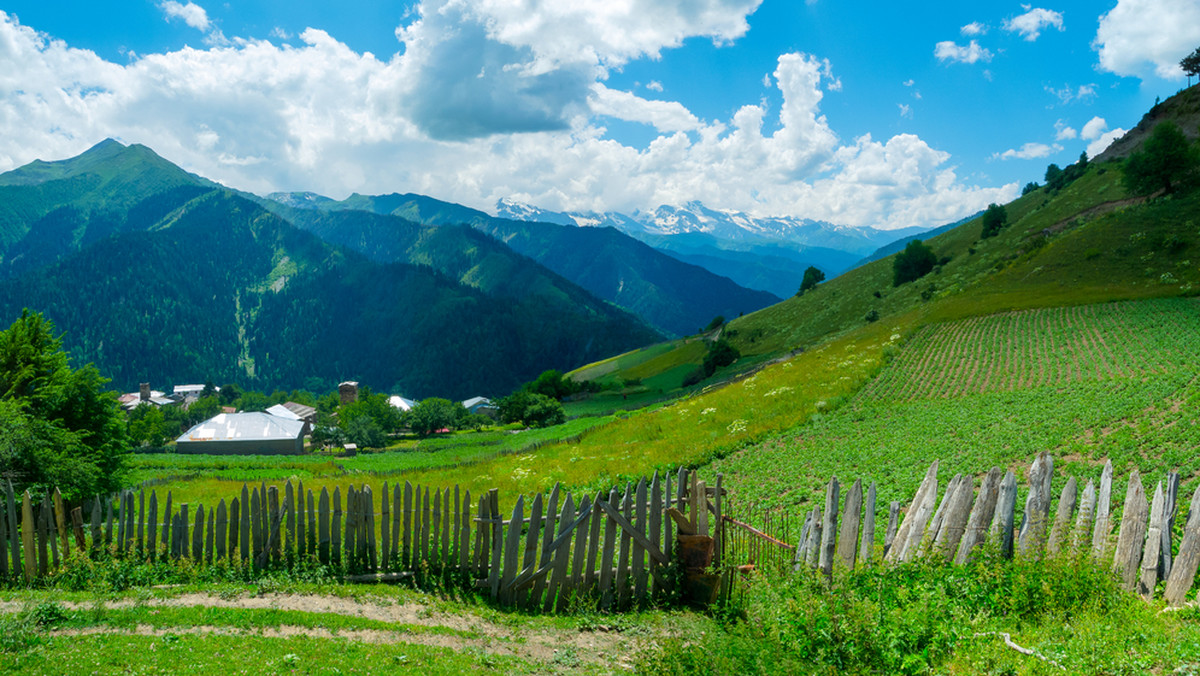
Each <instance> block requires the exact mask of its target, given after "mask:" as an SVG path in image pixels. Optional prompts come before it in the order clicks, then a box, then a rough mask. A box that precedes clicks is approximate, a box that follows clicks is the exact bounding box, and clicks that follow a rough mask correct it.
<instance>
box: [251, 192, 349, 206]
mask: <svg viewBox="0 0 1200 676" xmlns="http://www.w3.org/2000/svg"><path fill="white" fill-rule="evenodd" d="M267 199H269V200H271V201H273V202H279V203H280V204H283V205H286V206H289V207H293V208H296V209H320V208H321V207H322V206H323V205H327V204H330V203H332V202H333V200H332V199H331V198H329V197H326V196H324V195H318V194H317V193H315V192H273V193H271V194H269V195H267Z"/></svg>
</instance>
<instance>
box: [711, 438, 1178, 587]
mask: <svg viewBox="0 0 1200 676" xmlns="http://www.w3.org/2000/svg"><path fill="white" fill-rule="evenodd" d="M1053 475H1054V460H1053V458H1052V457H1051V456H1050V455H1049V454H1048V453H1042V454H1040V455H1038V457H1037V458H1036V459H1035V460H1034V462H1033V464H1032V466H1031V467H1030V469H1029V473H1028V488H1027V493H1026V497H1025V504H1024V510H1023V513H1022V518H1021V521H1020V523H1019V524H1018V523H1016V514H1017V479H1016V477H1015V475H1014V474H1013V472H1012V471H1011V470H1010V471H1008V472H1006V473H1004V474H1003V475H1001V471H1000V469H999V468H996V467H993V468H992V469H991V470H990V471H988V472H987V473H986V474H984V475H982V479H981V482H980V486H979V490H978V492H976V490H975V477H974V476H971V475H963V474H957V475H955V476H954V477H953V478H952V479H950V481H949V483H948V484H947V485H946V488H945V491H942V492H940V493H941V496H942V498H941V500H940V501H939V500H938V499H937V497H938V495H939V487H938V463H937V462H936V461H935V462H934V463H933V464H932V465H931V466H930V467H929V470H928V471H927V472H926V474H925V477H924V479H923V481H922V482H921V484H920V486H919V487H918V489H917V492H916V495H915V496H914V497H913V500H912V502H911V503H910V504H909V505H908V508H907V509H906V510H904V519H903V521H900V514H901V504H900V503H899V502H892V503H891V504H890V505H889V506H888V522H887V526H886V530H885V532H884V536H883V547H882V550H881V552H880V550H879V549H878V547H877V540H876V526H877V524H876V522H875V516H876V505H875V492H876V487H875V484H873V483H872V484H870V486H869V487H868V488H867V489H866V492H865V494H864V491H863V483H862V481H861V480H858V481H855V482H854V484H853V485H852V486H851V487H850V489H849V490H848V491H847V492H846V496H845V498H844V499H840V496H839V493H840V491H841V486H840V484H839V483H838V480H837V478H836V477H835V478H833V479H831V480H830V482H829V483H828V484H827V485H826V490H825V501H824V505H823V506H817V507H815V508H814V509H812V510H810V511H808V512H807V513H806V514H804V515H803V520H802V521H801V520H795V521H789V520H788V519H787V518H786V517H777V518H778V519H779V523H780V524H781V525H782V528H783V532H784V533H785V535H784V539H786V537H787V534H788V532H789V529H791V530H794V529H795V528H796V527H799V534H798V536H797V537H796V544H795V545H790V544H788V543H787V542H785V541H784V540H783V539H779V538H777V537H772V536H769V535H767V534H766V533H763V532H753V531H754V529H749V528H748V526H745V525H744V524H738V523H736V521H734V520H733V519H729V518H726V519H725V525H726V528H728V527H729V526H730V525H731V524H733V525H737V526H739V527H742V530H743V531H744V534H741V535H737V536H733V535H726V536H725V538H724V539H723V540H724V543H725V545H726V552H725V559H724V560H725V561H726V563H727V564H728V566H736V565H737V564H738V563H743V562H750V563H755V562H756V561H761V560H766V561H773V562H774V564H775V565H776V566H780V565H782V564H783V562H784V561H785V560H786V558H790V560H791V561H790V565H791V567H792V568H794V569H796V570H799V569H800V568H802V567H804V566H809V567H815V568H818V569H820V570H821V571H822V572H823V573H824V574H825V575H827V576H833V575H834V574H835V573H836V572H837V570H838V569H842V568H850V569H852V568H854V567H855V566H862V565H871V564H872V563H874V561H873V559H874V558H875V555H876V554H877V553H881V554H882V557H881V558H882V561H883V562H884V563H897V562H904V561H911V560H913V559H915V558H918V557H922V556H934V557H941V558H943V559H945V560H947V561H951V562H953V563H955V564H959V565H962V564H965V563H967V562H968V561H969V560H970V559H971V557H972V555H973V554H974V553H976V552H977V550H978V548H979V547H980V546H982V545H983V544H984V543H985V542H989V541H990V542H991V543H992V546H994V547H996V548H997V549H998V551H999V553H1000V555H1002V556H1005V557H1009V558H1011V557H1013V556H1022V557H1027V558H1033V559H1041V558H1044V557H1047V556H1059V555H1086V556H1091V557H1092V558H1093V559H1094V560H1096V561H1097V562H1098V563H1100V564H1101V565H1111V567H1112V569H1113V570H1114V571H1115V572H1116V574H1117V575H1118V576H1119V577H1120V580H1121V582H1122V585H1123V586H1124V587H1125V589H1127V590H1129V591H1135V592H1137V593H1138V594H1140V595H1141V596H1142V597H1143V598H1145V599H1147V600H1150V599H1152V598H1153V597H1154V595H1155V594H1156V589H1157V588H1158V586H1159V583H1160V582H1161V583H1163V597H1164V598H1165V599H1166V601H1167V602H1168V603H1169V604H1171V605H1179V604H1182V603H1183V602H1184V601H1185V600H1186V597H1187V595H1188V593H1189V592H1190V591H1191V589H1192V585H1193V583H1194V581H1195V577H1196V571H1197V566H1198V565H1200V489H1198V490H1197V491H1196V492H1195V493H1194V494H1193V496H1192V500H1191V504H1190V506H1189V508H1188V511H1187V513H1186V517H1185V519H1186V520H1185V523H1184V526H1183V529H1182V537H1181V539H1180V540H1179V542H1178V547H1176V546H1175V544H1174V543H1173V542H1172V539H1173V537H1174V533H1175V531H1176V528H1175V518H1176V515H1177V512H1178V495H1179V474H1178V473H1177V472H1170V473H1169V474H1168V475H1167V477H1166V479H1165V481H1159V482H1158V484H1157V485H1156V487H1155V490H1154V494H1153V498H1152V499H1150V500H1147V497H1146V496H1147V492H1146V490H1145V487H1144V485H1143V483H1142V477H1141V474H1140V473H1139V472H1138V471H1137V470H1136V469H1135V470H1133V471H1132V472H1131V473H1130V476H1129V480H1128V483H1127V488H1126V493H1125V499H1124V502H1123V505H1122V508H1121V512H1120V519H1119V521H1118V520H1117V519H1116V512H1115V509H1114V507H1116V505H1114V503H1113V496H1112V479H1113V468H1112V462H1111V461H1107V462H1106V463H1105V465H1104V469H1103V472H1102V473H1101V477H1100V484H1099V486H1098V487H1097V486H1096V485H1095V482H1093V481H1092V480H1089V481H1088V482H1087V485H1086V486H1085V487H1084V488H1083V489H1082V490H1080V489H1079V482H1078V481H1077V480H1076V479H1075V478H1074V477H1069V478H1067V479H1066V481H1065V483H1064V484H1063V485H1062V488H1061V491H1060V492H1059V494H1058V500H1057V502H1053V501H1052V499H1053V497H1054V496H1053V493H1052V485H1051V484H1052V479H1053ZM1052 505H1055V506H1056V509H1055V511H1054V514H1053V515H1051V513H1050V509H1051V506H1052ZM839 507H840V510H839ZM730 511H733V506H732V505H730ZM839 517H840V519H839ZM1114 525H1116V527H1117V531H1116V533H1115V540H1114V534H1113V526H1114ZM747 534H749V536H748V535H747Z"/></svg>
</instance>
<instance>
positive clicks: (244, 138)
mask: <svg viewBox="0 0 1200 676" xmlns="http://www.w3.org/2000/svg"><path fill="white" fill-rule="evenodd" d="M0 12H3V13H4V14H3V15H0V66H3V69H2V70H3V71H5V72H7V75H3V74H0V128H2V129H3V132H4V133H3V134H2V135H0V137H2V138H0V170H7V169H10V168H13V167H15V166H19V165H20V164H24V163H25V162H28V161H30V160H32V159H35V158H38V159H57V158H61V157H67V156H70V155H73V154H77V153H78V152H81V151H82V150H84V149H86V148H87V147H89V146H90V145H92V144H94V143H96V142H97V141H99V140H102V139H103V138H105V137H109V136H111V137H115V138H117V139H119V140H121V141H124V142H129V143H133V142H136V143H144V144H146V145H149V146H150V147H152V148H154V149H155V150H156V151H158V152H159V153H160V154H162V155H164V156H165V157H167V158H168V159H170V160H172V161H175V162H177V163H179V164H181V165H182V166H184V167H185V168H187V169H189V170H191V171H195V172H197V173H200V174H203V175H205V176H208V177H210V178H213V179H216V180H219V181H221V182H223V183H226V184H228V185H231V186H234V187H238V188H242V189H247V190H252V191H255V192H259V193H265V192H269V191H273V190H313V191H316V192H321V193H323V194H327V195H330V196H332V197H336V198H340V197H345V196H346V195H348V194H349V193H350V192H362V193H383V192H392V191H398V192H406V191H412V192H421V193H425V194H430V195H432V196H435V197H439V198H442V199H448V200H453V201H458V202H462V203H465V204H469V205H471V206H474V207H478V208H484V209H490V208H491V207H492V205H494V204H495V202H496V200H498V199H500V198H504V197H511V198H516V199H519V200H522V201H527V202H530V203H533V204H536V205H538V206H542V207H546V208H551V209H581V210H587V209H590V210H619V211H625V212H630V211H633V210H635V209H651V208H654V207H656V206H658V205H660V204H680V203H683V202H686V201H689V200H700V201H702V202H704V203H705V204H707V205H708V206H710V207H714V208H719V209H728V210H738V211H745V212H749V213H754V214H757V215H763V216H767V215H787V216H799V217H811V218H819V219H823V220H829V221H832V222H835V223H843V224H847V225H874V226H878V227H903V226H907V225H938V224H940V223H943V222H949V221H952V220H955V219H957V218H959V217H961V216H963V215H966V214H969V213H972V212H974V211H976V210H978V209H980V208H982V207H983V206H986V204H987V203H988V202H992V201H1003V200H1007V199H1010V198H1011V197H1013V196H1015V194H1016V193H1017V191H1018V190H1019V186H1020V185H1023V184H1024V183H1025V182H1027V181H1031V180H1040V179H1041V177H1042V174H1043V173H1044V171H1045V167H1046V165H1047V164H1048V163H1050V162H1056V163H1059V164H1067V163H1069V162H1073V161H1074V160H1075V159H1076V158H1077V157H1078V156H1079V154H1080V153H1081V152H1084V151H1087V150H1089V149H1090V150H1091V152H1093V153H1094V152H1098V150H1099V149H1101V148H1102V146H1103V145H1104V144H1105V143H1106V142H1107V141H1108V140H1110V139H1111V138H1112V137H1114V136H1116V135H1119V133H1121V131H1122V130H1124V129H1127V128H1129V127H1131V126H1133V125H1134V124H1136V123H1137V121H1138V119H1139V118H1140V117H1141V115H1142V114H1143V113H1144V112H1145V111H1146V110H1147V109H1148V108H1149V107H1150V106H1151V105H1152V104H1153V103H1154V100H1155V98H1156V97H1163V98H1166V97H1167V96H1169V95H1171V94H1173V93H1174V92H1175V91H1177V90H1178V89H1180V88H1181V87H1182V86H1184V85H1185V83H1186V81H1185V80H1184V78H1183V76H1182V74H1181V73H1180V72H1179V70H1178V68H1177V66H1176V64H1177V63H1178V61H1179V59H1180V58H1182V57H1183V56H1184V55H1186V54H1187V53H1190V52H1191V51H1192V49H1194V48H1196V47H1197V46H1200V3H1198V2H1196V0H1104V1H1102V2H1099V3H1096V2H1082V1H1076V0H1071V1H1067V2H1045V3H1039V4H1034V5H1025V4H1021V3H1019V2H976V3H957V2H955V3H950V2H931V3H896V2H859V3H851V2H835V1H834V0H811V1H808V2H797V1H795V0H762V1H761V2H760V1H759V0H690V1H689V2H679V1H678V0H634V1H631V2H628V3H616V2H595V1H593V0H471V1H467V0H426V1H425V2H420V3H418V2H412V3H380V2H369V3H368V2H342V3H336V5H335V4H334V3H328V2H311V1H305V2H282V1H278V0H275V1H266V2H225V3H217V2H211V3H210V2H206V1H205V0H199V1H198V2H178V1H176V0H165V1H164V0H131V1H126V2H103V1H96V0H93V1H91V2H75V1H73V0H67V1H65V2H55V3H53V4H52V5H51V3H45V2H44V1H42V2H27V1H25V0H17V1H12V0H10V1H7V2H4V1H2V0H0Z"/></svg>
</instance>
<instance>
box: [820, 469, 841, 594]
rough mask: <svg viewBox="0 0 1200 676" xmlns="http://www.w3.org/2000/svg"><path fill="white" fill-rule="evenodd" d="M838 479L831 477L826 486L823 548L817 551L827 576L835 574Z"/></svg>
mask: <svg viewBox="0 0 1200 676" xmlns="http://www.w3.org/2000/svg"><path fill="white" fill-rule="evenodd" d="M838 489H839V486H838V480H837V477H836V476H835V477H832V478H830V479H829V483H828V484H827V485H826V487H825V518H824V520H823V521H822V522H821V550H820V551H819V552H818V553H817V567H818V568H820V569H821V572H822V573H824V574H825V576H826V577H829V576H830V575H833V555H834V548H835V546H836V544H837V520H838Z"/></svg>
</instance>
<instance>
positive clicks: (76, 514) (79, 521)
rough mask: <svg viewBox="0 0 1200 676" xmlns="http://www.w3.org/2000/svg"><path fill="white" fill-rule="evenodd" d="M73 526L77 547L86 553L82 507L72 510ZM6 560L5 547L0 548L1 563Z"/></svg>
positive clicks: (0, 512)
mask: <svg viewBox="0 0 1200 676" xmlns="http://www.w3.org/2000/svg"><path fill="white" fill-rule="evenodd" d="M2 513H3V512H2V511H0V514H2ZM71 525H72V526H73V527H74V529H75V547H76V548H77V549H78V550H79V551H80V552H86V551H87V538H86V537H85V536H84V532H83V508H82V507H76V508H74V509H72V510H71ZM4 560H5V549H4V548H3V547H0V563H3V562H4ZM14 572H15V571H14Z"/></svg>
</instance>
